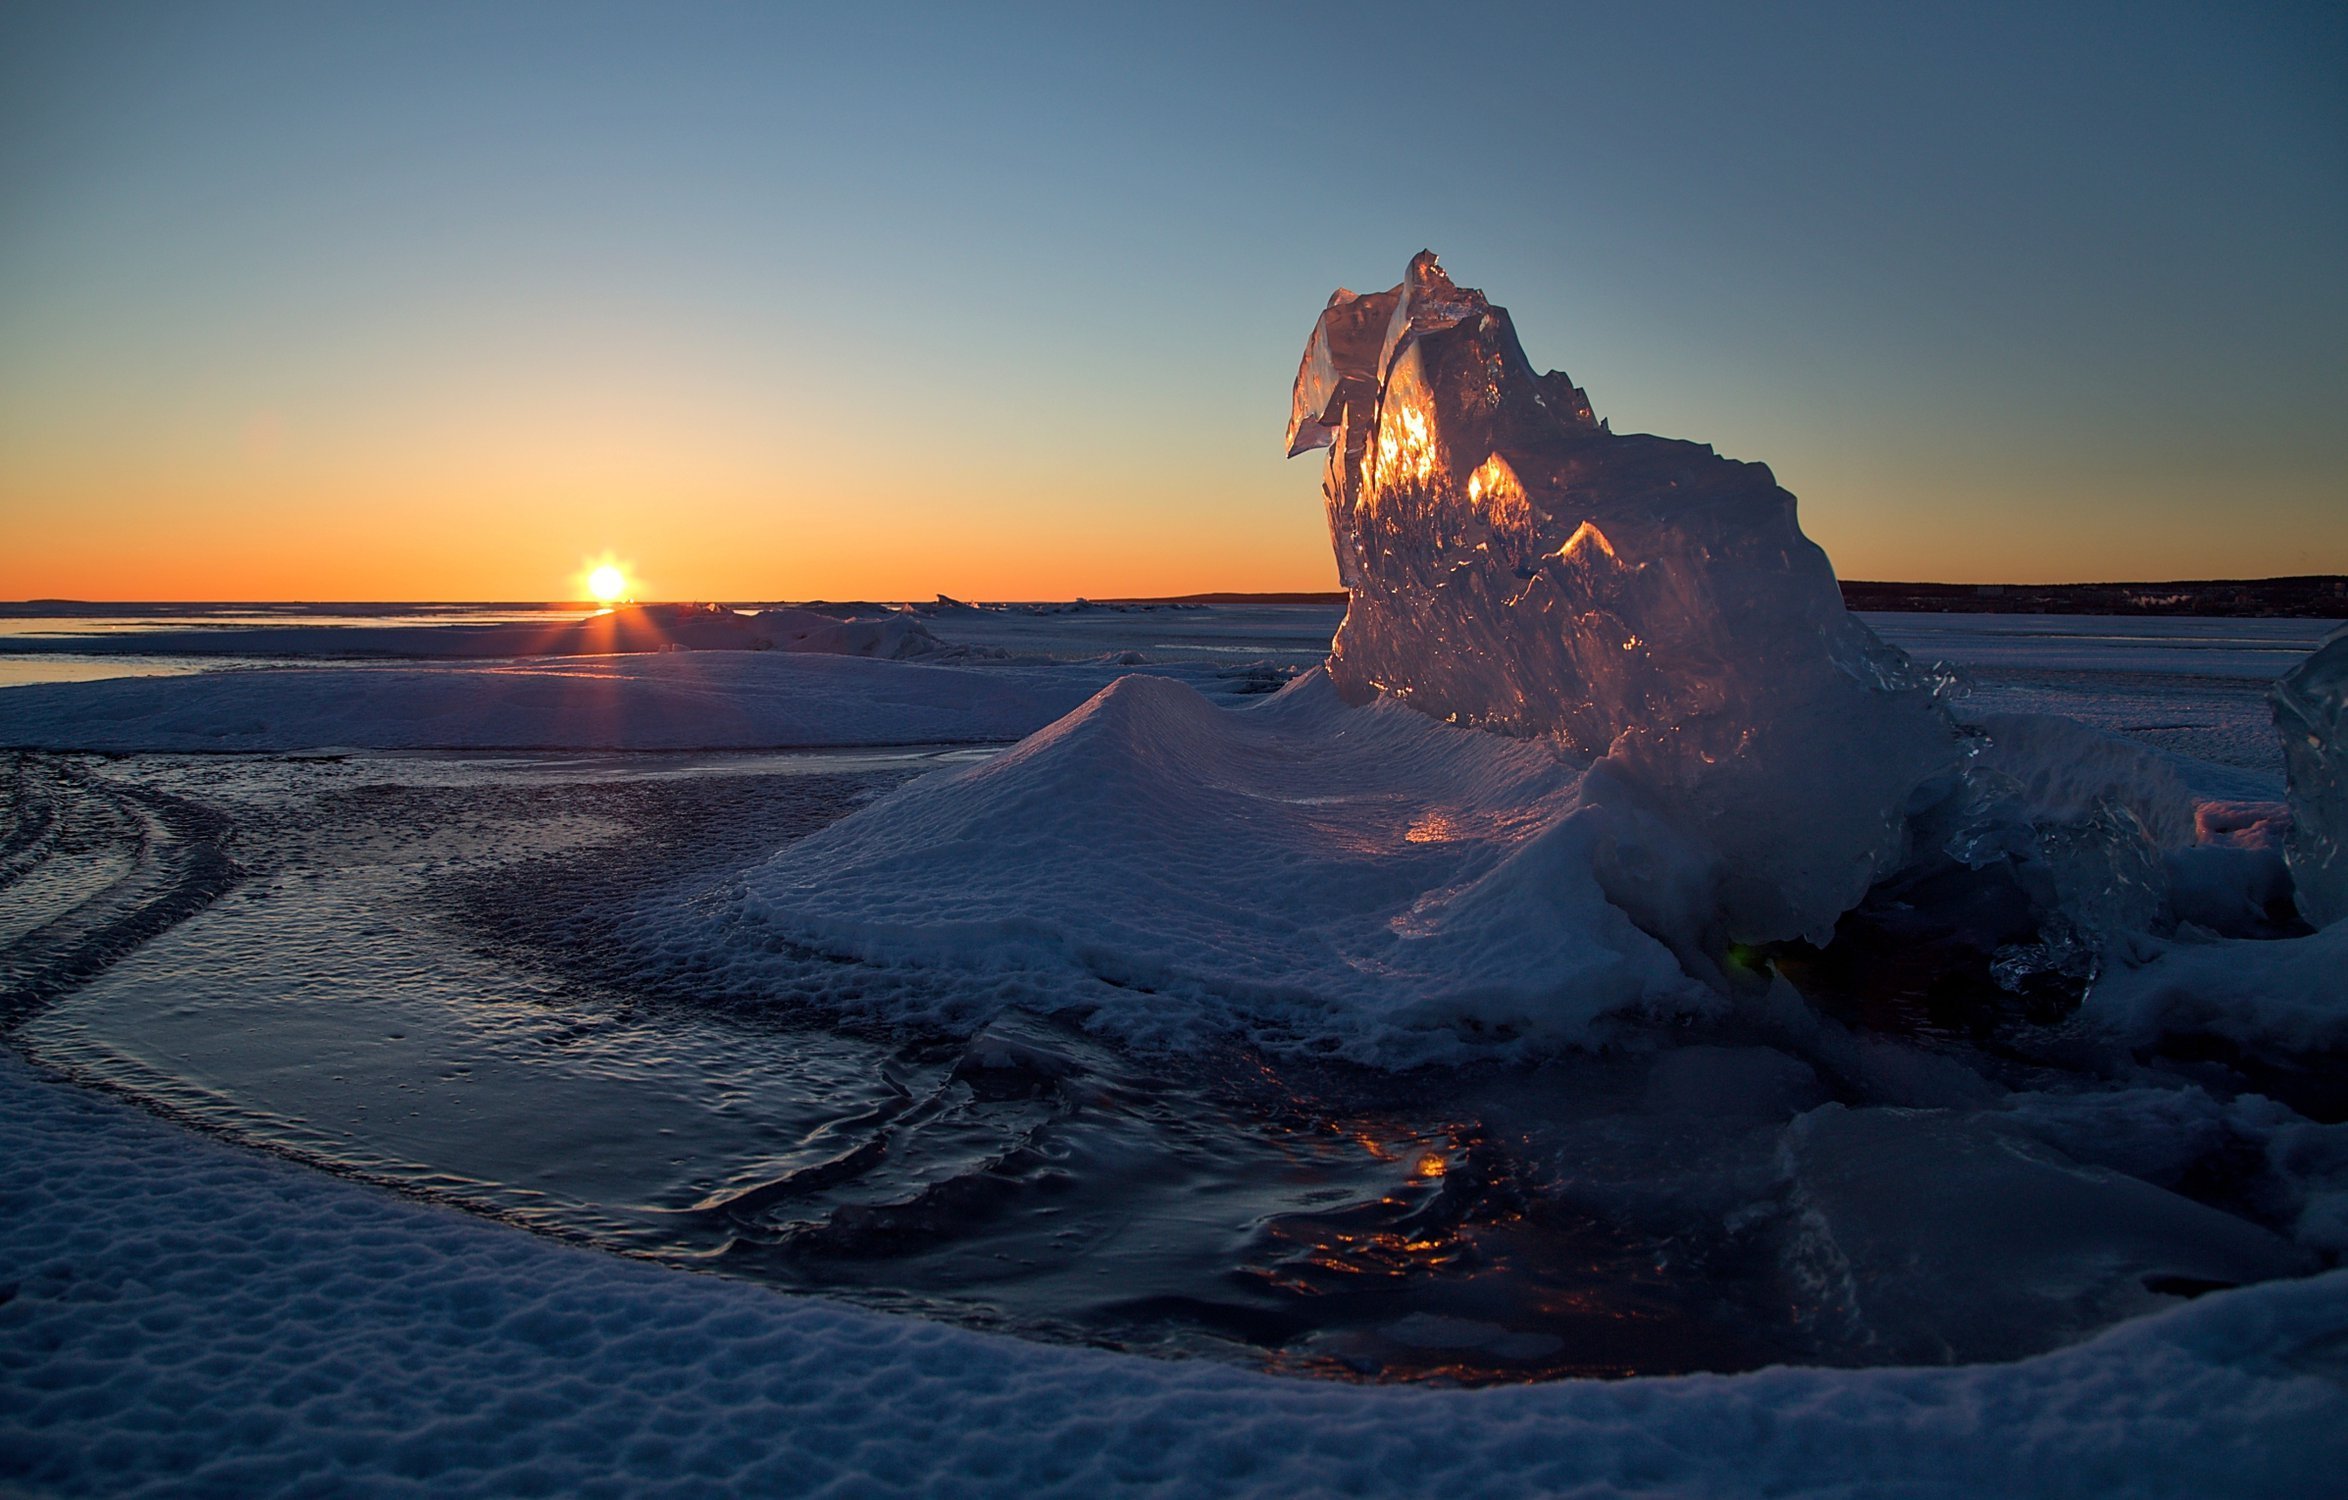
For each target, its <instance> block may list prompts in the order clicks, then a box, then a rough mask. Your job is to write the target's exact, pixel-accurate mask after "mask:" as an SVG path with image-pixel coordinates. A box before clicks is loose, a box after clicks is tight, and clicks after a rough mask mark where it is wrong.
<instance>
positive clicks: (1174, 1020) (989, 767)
mask: <svg viewBox="0 0 2348 1500" xmlns="http://www.w3.org/2000/svg"><path fill="white" fill-rule="evenodd" d="M1708 869H1709V866H1708V863H1707V860H1706V856H1705V854H1704V852H1703V851H1702V850H1700V849H1696V848H1693V847H1691V846H1689V845H1688V844H1687V842H1686V841H1685V839H1684V837H1683V836H1681V835H1680V834H1678V833H1677V832H1675V831H1674V830H1672V829H1671V828H1669V827H1668V826H1667V825H1664V824H1662V823H1659V822H1657V821H1656V820H1654V819H1652V818H1651V817H1648V816H1647V815H1645V814H1643V813H1641V812H1640V811H1639V810H1638V809H1637V807H1636V806H1635V804H1626V802H1625V801H1624V799H1623V798H1622V797H1621V788H1620V786H1619V785H1618V784H1617V783H1616V782H1614V781H1613V780H1612V779H1610V778H1609V777H1608V776H1607V775H1605V774H1602V773H1593V774H1587V775H1585V774H1583V773H1581V772H1579V771H1577V770H1576V769H1575V768H1573V767H1571V766H1569V765H1567V764H1564V763H1562V762H1560V761H1559V760H1558V758H1557V757H1556V755H1555V754H1553V753H1552V752H1551V750H1550V749H1549V747H1547V746H1546V745H1542V744H1539V743H1533V742H1527V741H1523V740H1514V739H1509V738H1506V737H1503V736H1499V735H1487V734H1477V733H1473V732H1470V731H1465V730H1461V729H1457V728H1454V727H1452V726H1448V725H1443V724H1438V723H1435V722H1432V721H1430V720H1428V719H1426V718H1424V717H1422V716H1420V715H1417V714H1413V713H1409V712H1406V711H1403V710H1401V709H1399V708H1397V707H1394V706H1392V705H1385V706H1373V707H1370V708H1363V709H1357V708H1351V707H1348V706H1347V705H1345V704H1344V703H1343V702H1341V701H1340V700H1339V699H1338V697H1337V695H1336V693H1335V692H1334V691H1333V690H1332V689H1331V687H1330V685H1329V682H1328V679H1327V677H1326V676H1325V675H1324V674H1322V673H1318V672H1316V673H1313V674H1311V675H1310V676H1308V677H1306V678H1303V679H1300V680H1299V681H1298V682H1297V683H1295V684H1294V685H1292V686H1291V687H1289V688H1288V689H1286V690H1285V691H1283V692H1281V693H1280V694H1278V695H1276V696H1274V697H1272V698H1269V699H1265V700H1262V701H1260V702H1258V703H1256V704H1255V705H1253V706H1250V707H1247V708H1243V709H1225V708H1218V707H1216V706H1215V705H1213V704H1211V703H1209V702H1208V701H1207V700H1206V699H1204V698H1202V697H1200V696H1199V695H1198V694H1197V693H1196V692H1194V691H1192V690H1191V689H1190V688H1188V687H1185V686H1183V685H1182V684H1180V683H1176V682H1171V681H1167V680H1165V679H1163V678H1152V677H1142V676H1133V677H1127V678H1124V679H1122V680H1121V681H1119V682H1117V683H1115V684H1113V685H1112V686H1111V687H1110V688H1108V689H1107V690H1106V691H1105V692H1103V693H1101V694H1100V695H1099V696H1098V697H1096V698H1094V699H1093V700H1092V701H1091V702H1090V703H1087V704H1086V705H1085V706H1084V707H1083V708H1082V709H1080V710H1079V711H1077V712H1076V713H1073V714H1071V715H1069V716H1068V717H1067V718H1065V719H1063V720H1061V721H1060V722H1059V723H1057V724H1055V725H1053V726H1052V727H1051V728H1050V729H1048V730H1046V731H1044V732H1043V733H1041V734H1038V735H1036V736H1034V737H1032V738H1030V739H1029V740H1027V741H1026V742H1025V743H1024V744H1022V745H1020V746H1019V748H1018V749H1016V750H1015V751H1013V752H1012V753H1010V754H1008V755H1005V756H1003V757H1001V758H999V759H997V760H993V761H990V762H987V763H985V764H983V765H979V766H975V767H971V768H969V769H968V770H965V771H959V772H954V773H949V774H944V775H938V776H932V777H929V778H925V779H924V780H922V781H919V782H916V783H914V784H912V785H910V786H908V787H906V788H904V789H903V790H901V791H899V792H898V793H896V794H895V795H893V796H892V797H890V798H888V799H887V800H885V801H884V802H881V803H879V804H876V805H875V806H873V807H871V808H868V809H866V810H865V811H863V812H861V813H859V814H857V815H856V816H854V817H852V818H849V819H847V820H845V821H844V822H842V823H840V824H837V825H835V826H834V827H832V828H830V829H827V830H825V831H824V832H822V833H819V834H816V835H815V836H813V837H811V838H808V839H806V840H803V841H801V842H800V843H797V844H794V845H792V846H790V847H789V848H787V849H785V850H784V851H783V852H782V853H780V854H779V855H777V856H776V857H775V858H774V859H773V860H772V861H770V862H769V863H768V864H766V865H765V866H764V867H762V868H760V869H758V870H755V871H753V872H751V874H750V875H749V876H748V878H747V879H746V881H745V882H744V884H743V886H742V888H741V889H740V891H739V892H738V894H737V897H736V900H735V902H734V904H733V906H732V907H731V908H730V910H729V920H728V922H727V923H726V924H725V926H724V927H723V928H722V929H721V933H720V938H719V946H720V948H721V950H722V951H723V952H724V953H726V954H727V955H730V957H729V958H728V960H727V961H729V962H733V963H738V964H760V963H768V962H772V961H774V954H775V951H776V949H777V946H778V941H779V942H780V943H781V944H782V945H785V946H787V947H789V948H791V949H794V950H801V951H804V950H813V951H814V952H816V953H818V954H821V955H824V956H827V957H830V958H836V959H851V960H856V961H858V962H859V963H860V964H863V965H869V966H873V967H871V968H869V969H866V970H864V971H863V972H865V973H866V975H867V976H868V977H867V980H866V981H864V983H865V985H866V988H867V989H868V990H877V988H878V987H879V985H880V982H881V977H882V975H883V973H884V972H893V973H895V974H896V975H898V976H899V977H900V978H901V979H902V980H903V984H902V986H901V988H900V989H899V990H898V991H896V992H894V996H893V1000H892V1004H893V1007H894V1008H893V1009H891V1010H890V1011H889V1014H890V1015H892V1016H893V1017H896V1018H899V1019H904V1018H907V1017H908V1016H909V1015H914V1014H924V1015H926V1016H927V1017H928V1018H930V1019H940V1020H948V1021H957V1020H958V1021H965V1022H967V1021H983V1020H984V1019H985V1017H986V1015H987V1014H988V1013H989V1012H990V1011H991V1010H992V1009H994V1008H997V1007H999V1006H1001V1005H1002V1004H1004V1003H1006V1002H1007V1000H1009V999H1013V998H1015V999H1017V1000H1018V1001H1019V1002H1021V1003H1025V1004H1029V1005H1032V1006H1037V1007H1039V1008H1043V1009H1051V1010H1062V1011H1067V1010H1078V1011H1085V1012H1089V1013H1091V1014H1092V1015H1093V1016H1095V1017H1096V1019H1097V1020H1098V1022H1099V1024H1102V1025H1104V1026H1107V1027H1109V1028H1111V1029H1114V1030H1116V1031H1118V1032H1120V1033H1122V1034H1124V1035H1127V1036H1129V1037H1132V1038H1135V1039H1140V1040H1150V1041H1159V1042H1166V1043H1179V1042H1181V1041H1182V1040H1184V1039H1185V1038H1186V1037H1187V1036H1189V1035H1191V1034H1195V1031H1196V1029H1197V1028H1198V1027H1200V1026H1202V1025H1203V1026H1206V1027H1209V1028H1211V1029H1229V1030H1237V1031H1241V1032H1246V1033H1250V1034H1254V1035H1256V1036H1257V1037H1259V1038H1260V1039H1262V1040H1264V1041H1266V1042H1269V1043H1273V1044H1279V1043H1284V1042H1285V1043H1292V1044H1302V1045H1309V1046H1311V1047H1314V1048H1316V1049H1335V1050H1339V1051H1345V1052H1349V1053H1352V1054H1354V1055H1358V1056H1362V1057H1365V1058H1371V1059H1376V1060H1381V1061H1406V1060H1410V1059H1412V1058H1415V1057H1420V1056H1424V1055H1428V1054H1429V1053H1431V1052H1433V1053H1440V1052H1442V1051H1445V1050H1447V1049H1449V1048H1451V1047H1454V1046H1456V1045H1457V1043H1458V1039H1459V1037H1460V1036H1461V1035H1462V1034H1466V1035H1470V1036H1474V1037H1477V1038H1480V1039H1484V1040H1490V1039H1494V1038H1507V1037H1511V1036H1518V1035H1533V1036H1539V1037H1543V1038H1547V1039H1550V1040H1553V1041H1554V1040H1560V1039H1562V1040H1566V1041H1578V1040H1582V1039H1585V1038H1586V1037H1587V1036H1588V1035H1589V1027H1590V1026H1591V1024H1592V1023H1593V1022H1595V1021H1596V1020H1597V1019H1598V1018H1600V1017H1601V1016H1604V1015H1606V1014H1608V1013H1609V1012H1612V1011H1616V1010H1622V1009H1627V1008H1635V1007H1642V1006H1643V1007H1649V1008H1655V1007H1660V1008H1663V1009H1669V1010H1681V1009H1686V1008H1689V1007H1698V1006H1703V1005H1706V1004H1709V1003H1711V1002H1710V998H1709V992H1708V991H1706V990H1705V989H1704V988H1703V987H1702V986H1700V985H1698V984H1696V983H1695V982H1694V981H1692V980H1690V979H1689V978H1688V977H1687V976H1686V975H1685V973H1683V972H1682V970H1681V968H1680V965H1679V963H1678V962H1677V961H1676V960H1675V958H1674V956H1673V954H1672V952H1671V951H1670V950H1669V949H1668V948H1666V947H1665V946H1664V945H1663V944H1662V943H1660V942H1658V941H1657V940H1656V939H1655V938H1654V937H1652V936H1650V935H1649V933H1648V932H1647V931H1642V930H1641V927H1640V926H1639V925H1635V924H1634V922H1633V920H1632V914H1633V913H1636V914H1638V915H1639V916H1640V917H1641V920H1643V921H1644V922H1646V924H1647V925H1648V926H1649V927H1651V928H1654V929H1657V930H1667V931H1668V930H1675V929H1678V928H1684V927H1686V926H1687V925H1688V924H1689V923H1690V921H1691V920H1692V919H1691V918H1690V916H1689V915H1688V912H1689V910H1690V909H1691V907H1692V906H1694V905H1696V904H1698V903H1700V901H1701V899H1702V895H1703V889H1704V887H1703V882H1704V880H1705V878H1706V875H1707V872H1708ZM869 998H870V997H869V996H868V1001H869Z"/></svg>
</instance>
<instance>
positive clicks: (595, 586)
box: [587, 563, 628, 605]
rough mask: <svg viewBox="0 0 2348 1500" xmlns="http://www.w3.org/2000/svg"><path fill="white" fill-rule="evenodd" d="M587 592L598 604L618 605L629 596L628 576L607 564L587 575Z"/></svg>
mask: <svg viewBox="0 0 2348 1500" xmlns="http://www.w3.org/2000/svg"><path fill="white" fill-rule="evenodd" d="M587 592H588V593H590V594H592V595H594V596H595V602H596V603H598V604H607V605H608V604H617V603H619V602H620V601H621V600H622V599H625V598H626V597H627V596H628V576H627V575H626V574H625V573H622V572H621V571H620V570H619V569H617V568H615V567H613V566H612V565H611V564H610V563H605V564H604V565H603V566H602V567H599V568H597V569H595V570H594V571H593V572H591V573H589V574H588V575H587Z"/></svg>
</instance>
